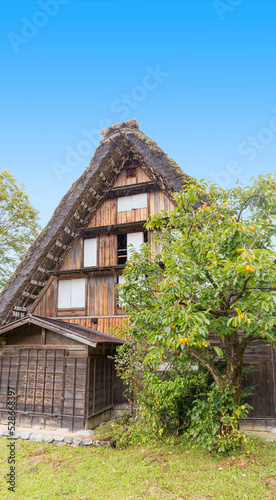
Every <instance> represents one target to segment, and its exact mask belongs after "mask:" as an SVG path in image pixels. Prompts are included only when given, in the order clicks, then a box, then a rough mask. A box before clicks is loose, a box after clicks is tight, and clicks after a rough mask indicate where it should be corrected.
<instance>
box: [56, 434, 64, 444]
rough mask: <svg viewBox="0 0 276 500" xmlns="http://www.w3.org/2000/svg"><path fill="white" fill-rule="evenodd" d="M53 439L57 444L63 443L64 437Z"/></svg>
mask: <svg viewBox="0 0 276 500" xmlns="http://www.w3.org/2000/svg"><path fill="white" fill-rule="evenodd" d="M54 439H55V441H57V443H61V442H62V441H64V436H56V435H55V436H54Z"/></svg>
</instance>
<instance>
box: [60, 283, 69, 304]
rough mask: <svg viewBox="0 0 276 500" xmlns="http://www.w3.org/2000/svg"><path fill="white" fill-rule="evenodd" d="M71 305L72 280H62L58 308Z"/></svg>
mask: <svg viewBox="0 0 276 500" xmlns="http://www.w3.org/2000/svg"><path fill="white" fill-rule="evenodd" d="M69 307H71V280H61V281H59V282H58V308H59V309H68V308H69Z"/></svg>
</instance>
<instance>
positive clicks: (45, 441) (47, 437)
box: [43, 434, 54, 444]
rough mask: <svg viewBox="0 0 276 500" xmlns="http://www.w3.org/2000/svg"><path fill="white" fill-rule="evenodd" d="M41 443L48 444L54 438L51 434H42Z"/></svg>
mask: <svg viewBox="0 0 276 500" xmlns="http://www.w3.org/2000/svg"><path fill="white" fill-rule="evenodd" d="M43 441H44V443H46V444H50V443H52V442H53V441H54V436H52V434H44V436H43Z"/></svg>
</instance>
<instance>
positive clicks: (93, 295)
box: [31, 166, 174, 333]
mask: <svg viewBox="0 0 276 500" xmlns="http://www.w3.org/2000/svg"><path fill="white" fill-rule="evenodd" d="M131 170H132V174H133V173H135V177H134V176H132V177H130V178H127V172H128V171H129V169H128V168H125V169H123V170H122V172H121V173H120V174H119V175H118V177H117V180H116V182H115V184H114V187H116V188H117V189H118V190H119V191H116V189H115V190H114V194H113V195H112V197H110V198H108V199H106V200H103V201H102V202H101V203H100V205H99V207H98V209H97V211H96V212H95V214H93V215H92V216H91V218H90V219H89V220H88V222H87V224H86V226H85V227H83V228H82V231H80V233H79V236H78V237H77V238H76V239H75V241H74V242H73V245H72V248H71V249H70V250H69V251H68V254H67V255H66V257H65V259H64V261H63V262H62V263H61V265H60V267H59V269H57V270H55V272H54V273H53V275H52V276H51V278H50V280H49V282H48V285H47V286H46V287H45V288H44V289H43V291H42V292H41V293H40V295H39V297H38V299H37V300H36V301H35V303H34V305H33V306H32V308H31V313H32V314H34V315H38V316H45V317H50V318H62V319H63V320H64V321H67V322H71V323H78V324H81V325H82V326H87V327H89V328H91V327H92V328H96V329H97V330H99V331H101V332H104V333H108V332H109V331H110V329H112V328H114V327H117V326H120V325H121V324H122V322H125V321H126V320H127V317H126V315H125V314H124V313H123V311H122V310H121V308H119V307H118V297H117V290H116V286H117V283H118V277H119V276H121V275H122V272H123V269H124V264H120V263H119V262H118V258H119V255H122V254H120V253H119V252H120V249H118V241H119V239H118V238H119V237H120V235H126V236H127V235H128V234H135V233H144V239H145V238H146V239H147V241H149V243H150V244H151V245H152V247H153V252H156V253H157V252H158V248H157V247H156V245H155V243H154V242H153V241H152V233H151V232H149V233H148V234H147V235H146V234H145V233H146V232H145V228H144V224H145V222H146V220H147V217H148V215H154V214H157V213H160V212H161V211H162V210H166V211H168V212H170V211H172V210H173V209H174V202H173V199H172V197H171V196H170V195H168V193H166V192H164V190H161V189H158V188H157V186H152V187H151V189H152V190H148V189H147V186H146V185H148V184H151V183H152V179H151V177H150V176H149V175H147V174H146V173H145V172H144V171H143V170H142V168H141V167H138V166H135V167H132V169H131ZM130 181H131V183H130ZM124 183H126V184H124ZM122 187H127V190H126V191H125V190H120V188H122ZM141 193H144V194H145V199H146V202H145V204H146V206H145V207H143V208H139V209H132V210H126V211H122V212H120V211H118V200H119V198H125V197H126V198H127V197H130V196H136V195H137V194H138V195H139V194H141ZM90 238H94V239H96V240H97V250H96V262H97V265H96V266H93V267H84V264H85V262H84V247H85V241H86V240H87V239H90ZM81 278H84V279H85V290H86V292H85V296H86V300H85V303H84V304H83V307H79V308H75V307H70V308H59V307H58V281H60V280H70V279H81Z"/></svg>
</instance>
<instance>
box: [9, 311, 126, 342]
mask: <svg viewBox="0 0 276 500" xmlns="http://www.w3.org/2000/svg"><path fill="white" fill-rule="evenodd" d="M28 324H32V325H37V326H41V327H42V328H45V329H47V330H50V331H54V332H56V333H59V334H60V335H62V334H64V335H65V336H68V337H70V336H71V337H72V338H74V339H75V340H77V341H79V342H83V343H84V344H87V345H91V346H92V347H96V346H97V345H98V344H105V343H108V344H124V342H125V341H124V340H121V339H118V338H117V337H113V336H112V335H107V334H106V333H102V332H98V331H97V330H94V329H92V328H87V327H85V326H81V325H77V324H72V323H68V322H67V321H62V320H56V319H50V318H44V317H42V316H34V315H31V314H29V315H27V316H25V317H24V318H21V319H18V320H17V321H14V322H13V323H10V324H9V325H5V326H3V327H2V328H0V335H5V334H6V333H8V332H11V331H13V330H16V329H17V328H20V327H22V326H24V325H28Z"/></svg>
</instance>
